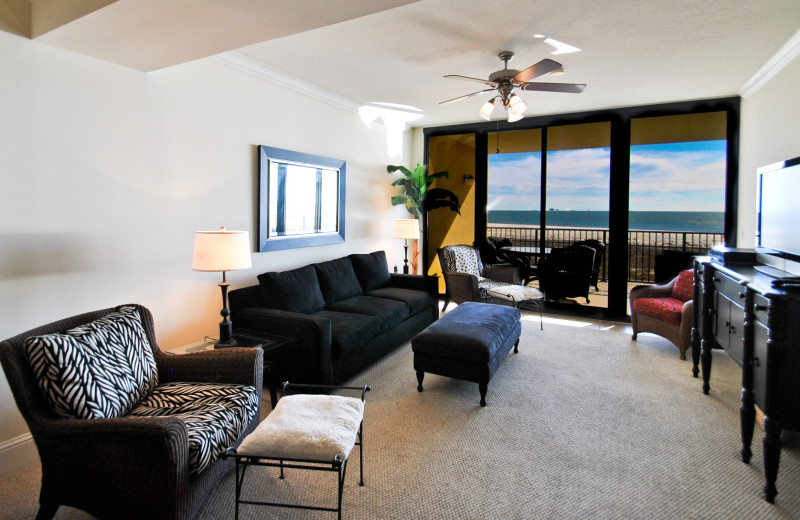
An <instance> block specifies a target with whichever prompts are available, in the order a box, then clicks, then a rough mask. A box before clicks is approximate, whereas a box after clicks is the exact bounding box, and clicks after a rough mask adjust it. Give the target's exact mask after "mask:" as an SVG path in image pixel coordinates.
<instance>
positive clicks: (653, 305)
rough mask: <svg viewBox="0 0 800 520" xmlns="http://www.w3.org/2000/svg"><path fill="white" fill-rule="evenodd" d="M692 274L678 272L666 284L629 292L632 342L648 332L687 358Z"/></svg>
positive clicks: (639, 286) (689, 271)
mask: <svg viewBox="0 0 800 520" xmlns="http://www.w3.org/2000/svg"><path fill="white" fill-rule="evenodd" d="M693 291H694V273H693V271H692V270H691V269H687V270H686V271H683V272H681V273H680V274H679V275H678V276H676V277H675V278H673V279H672V281H670V282H669V283H668V284H666V285H637V286H636V287H634V288H633V289H631V293H630V302H631V325H632V326H633V340H634V341H636V337H637V335H638V334H639V333H640V332H651V333H653V334H658V335H659V336H661V337H663V338H666V339H668V340H670V341H671V342H672V343H673V344H674V345H675V346H676V347H678V350H679V351H680V358H681V359H686V350H687V349H688V348H689V347H691V346H692V322H693V314H692V313H693V309H694V301H693V299H692V298H693V296H694V295H693Z"/></svg>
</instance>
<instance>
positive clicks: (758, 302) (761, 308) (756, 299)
mask: <svg viewBox="0 0 800 520" xmlns="http://www.w3.org/2000/svg"><path fill="white" fill-rule="evenodd" d="M768 309H769V300H768V299H766V298H764V296H762V295H760V294H758V293H755V294H753V315H754V316H755V318H756V321H757V322H760V323H763V324H764V325H765V326H766V325H767V316H768V312H767V311H768Z"/></svg>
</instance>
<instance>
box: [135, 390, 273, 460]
mask: <svg viewBox="0 0 800 520" xmlns="http://www.w3.org/2000/svg"><path fill="white" fill-rule="evenodd" d="M260 398H261V395H260V392H258V391H257V390H256V388H255V387H253V386H245V385H234V384H221V383H215V384H208V383H167V384H165V385H159V386H158V387H156V389H155V390H154V391H153V393H152V394H150V395H149V396H148V397H147V398H146V399H144V400H143V401H142V402H140V403H139V404H138V405H136V407H134V408H133V410H131V412H130V414H129V415H130V416H135V417H177V418H179V419H181V420H182V421H183V423H184V424H185V425H186V429H187V431H188V434H189V435H188V436H189V472H190V473H192V474H194V475H197V474H199V473H201V472H202V471H203V470H204V469H206V468H208V467H209V466H210V465H211V464H212V463H213V462H214V461H215V460H217V459H218V458H219V456H220V455H221V454H222V453H224V452H225V450H227V449H228V447H230V446H233V445H234V444H235V442H236V439H237V438H239V435H241V433H242V432H243V431H244V430H245V428H246V427H247V425H248V424H250V422H251V421H252V420H253V419H254V418H255V414H256V412H257V411H258V409H259V407H258V401H259V399H260Z"/></svg>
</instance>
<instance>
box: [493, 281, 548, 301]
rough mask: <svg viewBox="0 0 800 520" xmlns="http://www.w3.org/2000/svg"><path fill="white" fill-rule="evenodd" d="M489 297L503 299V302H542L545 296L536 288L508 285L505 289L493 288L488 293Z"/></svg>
mask: <svg viewBox="0 0 800 520" xmlns="http://www.w3.org/2000/svg"><path fill="white" fill-rule="evenodd" d="M486 292H487V293H488V294H489V296H493V297H495V298H502V299H503V300H508V301H513V302H522V301H525V300H541V299H542V298H544V294H542V292H541V291H540V290H539V289H537V288H535V287H527V286H525V285H506V286H503V287H493V288H491V289H489V290H488V291H486Z"/></svg>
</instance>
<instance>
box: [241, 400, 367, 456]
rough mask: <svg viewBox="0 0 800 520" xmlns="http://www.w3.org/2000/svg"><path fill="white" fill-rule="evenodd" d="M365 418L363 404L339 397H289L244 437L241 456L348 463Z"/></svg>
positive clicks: (360, 401)
mask: <svg viewBox="0 0 800 520" xmlns="http://www.w3.org/2000/svg"><path fill="white" fill-rule="evenodd" d="M363 417H364V402H363V401H362V400H361V399H357V398H355V397H343V396H340V395H306V394H299V395H290V396H286V397H282V398H281V399H280V400H279V401H278V404H277V405H276V406H275V409H274V410H273V411H272V412H271V413H270V414H269V415H268V416H267V418H266V419H264V420H263V421H261V424H259V425H258V427H257V428H256V429H255V431H254V432H253V433H251V434H250V435H248V436H247V437H245V439H244V441H242V444H241V446H239V448H238V449H237V450H236V451H237V453H238V454H239V455H249V456H254V457H263V458H272V459H282V458H293V459H306V460H313V461H322V462H331V461H333V459H334V457H335V456H336V455H339V458H340V459H342V460H347V457H348V456H349V455H350V450H352V449H353V446H354V445H355V443H356V435H357V433H358V428H359V426H360V425H361V420H362V419H363Z"/></svg>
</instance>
